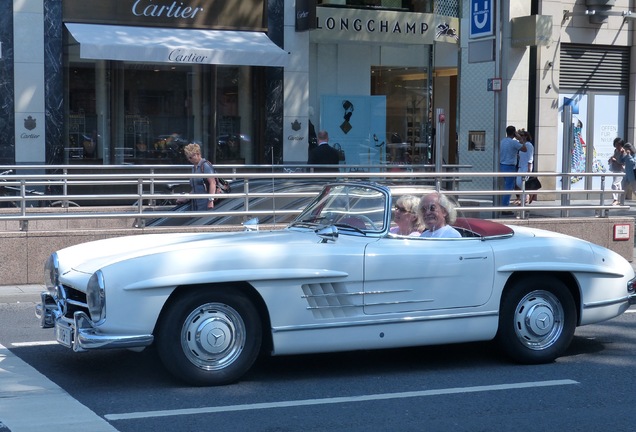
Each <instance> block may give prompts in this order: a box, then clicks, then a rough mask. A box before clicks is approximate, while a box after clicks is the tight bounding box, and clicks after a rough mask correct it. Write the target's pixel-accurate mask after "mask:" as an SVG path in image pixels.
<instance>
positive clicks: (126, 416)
mask: <svg viewBox="0 0 636 432" xmlns="http://www.w3.org/2000/svg"><path fill="white" fill-rule="evenodd" d="M572 384H579V382H577V381H573V380H569V379H563V380H551V381H532V382H522V383H514V384H498V385H487V386H475V387H456V388H448V389H438V390H422V391H410V392H400V393H380V394H370V395H360V396H348V397H335V398H324V399H304V400H295V401H280V402H267V403H256V404H244V405H226V406H219V407H204V408H186V409H176V410H161V411H141V412H131V413H121V414H106V415H105V416H104V417H105V418H106V419H107V420H110V421H115V420H132V419H142V418H150V417H168V416H179V415H193V414H211V413H224V412H232V411H249V410H259V409H271V408H290V407H299V406H309V405H326V404H340V403H352V402H368V401H377V400H388V399H404V398H416V397H426V396H439V395H448V394H459V393H478V392H487V391H496V390H515V389H524V388H534V387H551V386H563V385H572Z"/></svg>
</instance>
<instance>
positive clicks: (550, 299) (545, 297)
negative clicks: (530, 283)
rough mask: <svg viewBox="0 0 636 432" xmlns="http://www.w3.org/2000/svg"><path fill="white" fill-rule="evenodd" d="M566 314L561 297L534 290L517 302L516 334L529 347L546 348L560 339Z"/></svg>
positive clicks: (515, 316)
mask: <svg viewBox="0 0 636 432" xmlns="http://www.w3.org/2000/svg"><path fill="white" fill-rule="evenodd" d="M564 319H565V314H564V311H563V306H562V305H561V302H560V301H559V299H558V298H557V297H556V296H555V295H554V294H552V293H551V292H548V291H541V290H538V291H532V292H531V293H528V294H527V295H526V296H524V297H523V298H522V299H521V301H519V303H518V304H517V307H516V309H515V315H514V326H515V334H516V335H517V338H518V339H519V341H520V342H521V343H522V344H523V345H524V346H526V347H527V348H529V349H532V350H537V351H540V350H544V349H546V348H549V347H550V346H552V345H554V343H556V342H557V341H558V340H559V337H560V336H561V334H562V333H563V328H564V326H565V322H564Z"/></svg>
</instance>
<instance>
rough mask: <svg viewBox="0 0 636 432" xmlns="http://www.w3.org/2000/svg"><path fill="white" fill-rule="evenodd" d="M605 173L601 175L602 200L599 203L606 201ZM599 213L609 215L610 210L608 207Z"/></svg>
mask: <svg viewBox="0 0 636 432" xmlns="http://www.w3.org/2000/svg"><path fill="white" fill-rule="evenodd" d="M605 179H606V177H605V175H601V197H600V202H599V205H603V203H604V202H605ZM598 213H599V216H600V217H607V216H608V213H609V210H608V209H602V210H601V211H600V212H598Z"/></svg>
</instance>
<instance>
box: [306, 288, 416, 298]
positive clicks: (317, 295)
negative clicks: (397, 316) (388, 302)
mask: <svg viewBox="0 0 636 432" xmlns="http://www.w3.org/2000/svg"><path fill="white" fill-rule="evenodd" d="M412 291H413V290H412V289H403V290H390V291H366V292H365V291H356V292H343V293H337V292H334V293H324V294H303V295H302V296H301V298H324V297H340V296H343V297H349V296H361V295H379V294H395V293H406V292H412Z"/></svg>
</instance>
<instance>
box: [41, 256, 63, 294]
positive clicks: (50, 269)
mask: <svg viewBox="0 0 636 432" xmlns="http://www.w3.org/2000/svg"><path fill="white" fill-rule="evenodd" d="M59 284H60V266H59V262H58V259H57V253H55V252H53V253H52V254H51V255H50V256H49V258H48V259H47V260H46V263H45V264H44V286H45V287H46V289H47V290H49V292H50V293H51V294H53V295H56V294H57V286H58V285H59Z"/></svg>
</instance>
